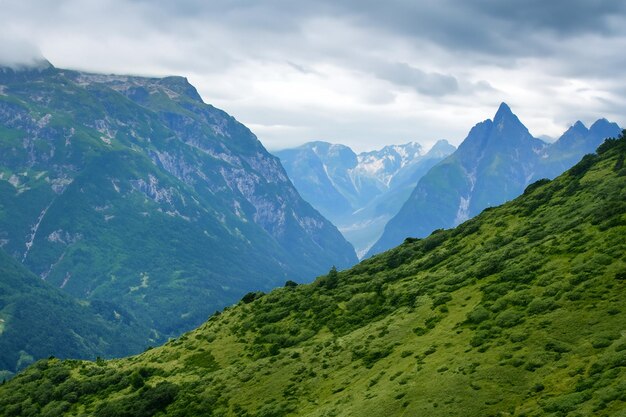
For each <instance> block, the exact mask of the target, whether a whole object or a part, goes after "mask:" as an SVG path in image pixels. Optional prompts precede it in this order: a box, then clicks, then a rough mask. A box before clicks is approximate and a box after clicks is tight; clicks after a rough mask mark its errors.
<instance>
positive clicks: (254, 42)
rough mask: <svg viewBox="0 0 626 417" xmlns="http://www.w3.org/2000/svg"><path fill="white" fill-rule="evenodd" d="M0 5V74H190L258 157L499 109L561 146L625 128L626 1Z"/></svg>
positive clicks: (189, 0) (435, 135)
mask: <svg viewBox="0 0 626 417" xmlns="http://www.w3.org/2000/svg"><path fill="white" fill-rule="evenodd" d="M2 8H3V11H2V17H1V18H0V20H1V21H0V23H1V24H0V64H2V63H3V62H4V63H5V65H6V63H11V64H15V63H28V62H34V61H36V60H37V59H38V58H37V57H40V54H39V53H38V52H37V49H36V48H33V47H32V45H38V46H39V47H40V48H41V50H42V51H43V53H44V54H45V55H46V57H47V58H48V59H50V60H51V61H52V63H53V64H55V65H57V66H61V67H63V66H69V67H73V68H78V69H85V70H90V71H101V72H124V73H136V74H146V75H168V74H182V75H187V76H189V78H190V79H191V80H192V81H193V82H194V83H195V84H197V86H198V89H199V91H200V92H201V94H203V96H204V97H205V99H206V101H208V102H211V103H213V104H215V105H217V106H219V107H222V108H224V109H225V110H226V111H228V112H230V113H231V114H233V115H235V116H236V117H237V118H239V119H240V120H242V121H243V122H245V123H251V124H253V125H254V126H257V127H258V129H259V131H258V132H259V137H260V138H261V140H263V141H264V143H266V145H268V146H269V147H276V146H279V144H280V146H284V144H285V143H289V142H290V141H291V142H293V143H294V144H297V143H299V142H303V141H306V140H310V139H327V140H345V141H355V143H356V145H355V146H361V147H362V146H370V145H371V146H378V145H384V144H385V143H391V142H398V141H400V140H404V141H406V140H411V139H418V140H423V141H427V140H431V139H432V140H435V139H439V138H441V137H445V138H447V139H450V140H451V141H453V142H458V140H460V139H462V138H463V137H464V136H465V134H466V132H467V129H469V128H470V127H471V126H472V125H473V124H474V123H475V122H476V121H478V120H482V119H484V118H486V117H491V116H492V115H493V114H492V113H493V111H494V110H495V108H496V107H497V105H498V104H499V103H500V102H501V101H507V102H509V104H511V106H512V107H513V110H514V111H516V112H517V113H518V114H519V115H520V118H521V119H522V121H524V122H525V123H526V124H528V125H529V128H531V131H532V132H533V133H535V134H544V133H546V134H549V135H552V136H555V135H556V136H558V135H559V134H560V133H561V131H562V130H564V129H565V128H566V127H567V126H566V124H567V123H569V122H571V121H574V120H575V119H573V117H574V116H573V115H575V118H581V119H583V121H585V122H586V123H589V122H592V121H593V120H590V118H592V117H596V116H605V117H609V118H614V119H616V121H618V122H621V123H625V122H626V120H625V119H624V116H622V115H623V114H626V101H625V100H624V99H622V95H623V90H624V85H626V77H625V76H624V75H623V68H624V67H625V66H626V56H624V55H623V54H621V51H623V50H624V49H626V3H624V2H619V1H615V0H593V1H590V0H569V1H565V0H554V1H544V0H527V1H514V0H436V1H435V0H424V1H415V0H387V1H385V2H381V1H380V0H317V1H297V2H294V1H293V0H263V1H260V0H257V1H252V0H246V1H244V0H212V1H210V2H207V1H206V0H178V1H176V2H172V1H165V0H109V1H106V2H96V1H84V0H57V1H55V2H48V1H43V0H21V1H20V2H3V4H2ZM18 39H21V40H20V41H18ZM538 103H540V105H538ZM585 118H587V119H585ZM620 118H621V119H620ZM391 126H393V128H391ZM376 143H377V144H376Z"/></svg>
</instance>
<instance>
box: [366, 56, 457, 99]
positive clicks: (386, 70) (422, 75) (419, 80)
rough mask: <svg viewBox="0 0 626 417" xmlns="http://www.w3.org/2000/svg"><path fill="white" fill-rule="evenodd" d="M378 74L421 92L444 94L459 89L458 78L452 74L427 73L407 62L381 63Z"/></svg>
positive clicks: (376, 71) (436, 94)
mask: <svg viewBox="0 0 626 417" xmlns="http://www.w3.org/2000/svg"><path fill="white" fill-rule="evenodd" d="M375 74H376V76H378V77H380V78H382V79H384V80H387V81H391V82H392V83H395V84H398V85H402V86H408V87H412V88H414V89H415V90H416V91H418V92H419V93H421V94H425V95H429V96H435V97H437V96H443V95H446V94H451V93H454V92H456V91H457V90H458V89H459V85H458V82H457V79H456V78H454V77H453V76H451V75H446V74H440V73H426V72H424V71H422V70H420V69H419V68H415V67H413V66H411V65H409V64H407V63H405V62H396V63H391V64H383V65H380V66H379V68H377V69H376V70H375Z"/></svg>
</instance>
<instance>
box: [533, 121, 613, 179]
mask: <svg viewBox="0 0 626 417" xmlns="http://www.w3.org/2000/svg"><path fill="white" fill-rule="evenodd" d="M619 132H620V127H619V126H618V125H617V124H616V123H611V122H609V121H608V120H606V119H599V120H597V121H596V122H595V123H593V124H592V125H591V127H590V128H589V129H587V127H586V126H585V125H584V124H583V123H582V122H581V121H580V120H579V121H577V122H576V123H574V125H572V126H571V127H570V128H569V129H567V131H566V132H565V133H563V135H562V136H561V137H560V138H559V139H558V140H557V141H556V142H554V143H553V144H552V145H551V146H548V147H547V148H546V150H545V153H544V154H543V155H541V159H540V161H539V163H538V167H537V170H538V171H539V172H538V174H537V175H535V177H545V178H554V177H556V176H557V175H559V174H560V173H561V172H564V171H565V170H566V169H568V168H570V167H572V166H573V165H574V164H575V163H576V162H578V160H580V158H581V157H582V155H586V154H588V153H593V152H594V151H595V149H596V148H597V147H598V146H600V144H601V143H602V142H604V139H606V138H610V137H615V136H617V135H619Z"/></svg>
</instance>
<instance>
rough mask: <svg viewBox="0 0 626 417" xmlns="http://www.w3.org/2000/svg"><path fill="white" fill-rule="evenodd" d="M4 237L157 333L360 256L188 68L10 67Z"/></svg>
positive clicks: (0, 99)
mask: <svg viewBox="0 0 626 417" xmlns="http://www.w3.org/2000/svg"><path fill="white" fill-rule="evenodd" d="M0 86H2V88H1V89H0V91H1V93H0V138H1V139H2V140H1V141H0V201H1V204H2V205H1V206H0V245H1V246H2V248H3V249H4V250H5V251H6V252H7V253H9V254H10V255H11V256H13V257H14V258H15V259H16V260H19V261H21V262H22V263H23V265H24V266H25V267H27V268H28V269H29V270H30V271H32V272H33V273H35V274H36V275H38V276H40V277H41V278H43V279H45V280H46V281H47V282H48V283H49V284H51V285H53V286H56V287H57V288H61V289H62V290H63V291H64V292H66V293H67V294H70V295H72V296H74V297H76V298H79V299H84V300H87V301H88V302H91V303H93V302H96V301H101V300H106V301H107V302H109V303H110V304H109V308H110V310H111V312H112V311H113V310H115V306H117V307H118V308H120V309H122V308H123V309H125V310H128V311H130V312H132V313H133V314H134V315H135V316H136V317H137V320H139V322H141V323H142V324H144V325H145V326H146V327H148V328H149V329H152V332H153V337H154V339H155V340H163V339H164V338H167V337H169V336H175V335H177V334H180V333H181V332H182V331H184V330H187V329H190V328H192V327H194V326H196V325H197V324H199V323H201V322H202V321H204V320H205V319H206V318H207V317H208V316H209V315H210V314H212V313H213V312H214V311H215V310H218V309H220V308H222V307H224V306H226V305H229V304H230V303H232V302H234V301H236V300H238V299H240V298H241V296H242V295H243V294H245V293H246V292H248V291H253V290H269V289H271V288H274V287H275V286H277V285H282V284H283V283H284V282H285V281H286V280H288V279H291V280H297V281H307V280H312V279H313V278H315V277H316V276H317V275H319V274H321V273H324V272H327V271H328V270H329V269H330V268H331V267H332V266H333V265H335V266H337V267H338V268H340V269H341V268H345V267H348V266H350V265H352V264H354V263H355V262H356V261H357V258H356V256H355V253H354V250H353V248H352V247H351V245H350V244H349V243H348V242H346V241H345V239H344V238H343V237H342V235H341V234H340V233H339V231H338V230H337V229H336V228H335V227H334V226H333V225H332V224H331V223H330V222H329V221H328V220H326V219H325V218H324V217H322V216H321V215H320V214H319V213H318V212H317V211H316V210H315V209H313V208H312V207H311V206H310V205H309V204H308V203H306V202H305V201H304V200H302V198H301V197H300V196H299V194H298V192H297V191H296V189H295V188H294V187H293V185H292V184H291V182H290V181H289V179H288V178H287V175H286V173H285V171H284V169H283V167H282V166H281V164H280V161H279V160H278V158H276V157H274V156H272V155H270V154H269V153H268V152H267V151H266V150H265V148H264V147H263V146H262V144H261V143H260V142H259V141H258V139H257V138H256V136H255V135H254V134H253V133H252V132H251V131H250V130H249V129H248V128H247V127H245V126H244V125H242V124H241V123H239V122H238V121H237V120H235V119H234V118H233V117H232V116H230V115H228V114H227V113H225V112H224V111H222V110H219V109H217V108H215V107H213V106H211V105H208V104H205V103H204V102H203V101H202V99H201V97H200V95H199V94H198V92H197V91H196V89H195V88H194V87H193V86H192V85H191V84H189V82H188V81H187V80H186V79H185V78H183V77H165V78H146V77H134V76H120V75H103V74H89V73H84V72H79V71H72V70H64V69H57V68H55V67H53V66H51V65H50V66H48V67H45V68H44V67H42V68H37V69H25V70H13V69H8V68H5V69H3V70H2V71H0Z"/></svg>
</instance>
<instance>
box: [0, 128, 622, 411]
mask: <svg viewBox="0 0 626 417" xmlns="http://www.w3.org/2000/svg"><path fill="white" fill-rule="evenodd" d="M624 134H626V131H625V132H624ZM625 159H626V137H624V136H622V138H620V139H619V140H610V141H607V142H606V143H605V144H603V145H602V146H601V147H600V148H599V149H598V155H590V156H587V157H585V158H584V159H583V160H582V161H581V162H579V163H578V164H577V165H575V166H574V167H573V168H571V169H570V170H569V171H568V172H566V173H564V174H563V175H561V176H560V177H558V178H557V179H555V180H553V181H549V180H541V181H538V182H536V183H533V184H531V185H530V186H529V187H527V188H526V190H525V192H524V193H523V195H521V196H520V197H518V198H517V199H515V200H513V201H511V202H508V203H506V204H504V205H502V206H500V207H497V208H492V209H489V210H486V211H484V212H483V213H482V214H480V215H479V216H477V217H475V218H474V219H472V220H469V221H467V222H465V223H463V224H462V225H460V226H458V227H457V228H455V229H452V230H445V231H438V232H436V233H433V234H432V235H430V236H429V237H428V238H425V239H407V241H406V242H405V243H403V244H402V245H401V246H399V247H398V248H395V249H393V250H391V251H389V252H386V253H384V254H381V255H378V256H374V257H372V258H370V259H368V260H366V261H363V262H361V263H360V264H359V265H357V266H355V267H354V268H352V269H349V270H346V271H342V272H337V271H335V270H331V272H330V273H329V274H328V275H327V276H324V277H320V278H318V280H317V281H316V282H315V283H314V284H311V285H300V286H295V285H288V286H286V287H285V288H281V289H277V290H274V291H272V292H271V293H270V294H266V295H263V294H261V293H251V294H248V295H247V296H245V297H244V298H243V299H242V301H241V302H240V303H239V304H237V305H236V306H233V307H230V308H227V309H225V310H224V311H223V312H222V313H221V314H216V315H214V316H213V317H212V318H211V319H210V320H209V321H208V322H206V323H205V324H204V325H202V326H201V327H200V328H198V329H197V330H195V331H192V332H189V333H187V334H185V335H183V336H181V337H180V338H178V339H176V340H172V341H170V342H168V343H167V344H165V345H164V346H162V347H159V348H155V349H151V350H149V351H147V352H145V353H143V354H141V355H138V356H135V357H132V358H127V359H121V360H114V361H98V362H96V363H91V362H81V361H59V360H57V359H50V360H42V361H40V362H38V363H37V364H35V365H33V366H31V367H30V368H29V369H27V370H26V371H25V372H23V373H21V374H20V375H18V376H17V377H16V378H14V379H12V380H11V381H9V382H7V383H6V384H4V385H2V386H0V413H2V414H3V415H5V416H16V415H20V416H29V415H44V416H47V415H55V416H60V415H93V416H96V417H103V416H118V417H125V416H149V415H163V416H191V415H193V416H287V415H289V416H331V415H335V416H380V415H385V416H407V415H428V416H435V417H436V416H482V415H485V416H490V415H493V416H495V415H516V416H522V415H526V416H540V415H553V416H565V415H595V416H618V415H623V413H624V411H625V410H626V397H625V396H624V393H625V392H626V390H625V389H624V388H625V387H624V381H626V334H625V333H624V323H625V322H626V310H625V309H624V303H623V300H624V297H626V258H625V257H624V254H625V253H626V239H625V238H624V236H625V233H626V166H625V165H624V160H625ZM157 413H159V414H157Z"/></svg>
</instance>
